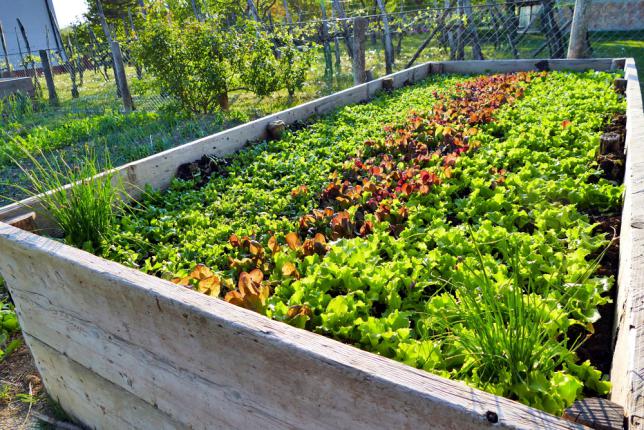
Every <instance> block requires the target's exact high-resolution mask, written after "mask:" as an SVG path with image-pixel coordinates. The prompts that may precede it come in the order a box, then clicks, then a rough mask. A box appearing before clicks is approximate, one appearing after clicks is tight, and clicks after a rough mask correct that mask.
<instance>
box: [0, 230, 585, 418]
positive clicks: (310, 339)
mask: <svg viewBox="0 0 644 430" xmlns="http://www.w3.org/2000/svg"><path fill="white" fill-rule="evenodd" d="M0 245H1V246H2V247H6V248H5V249H7V250H9V251H8V252H17V253H19V254H20V255H21V256H22V258H19V259H11V260H9V261H6V260H4V261H3V256H2V255H0V268H2V271H3V272H4V273H3V275H4V276H5V278H6V279H7V284H8V287H9V289H10V290H11V289H12V283H11V282H10V279H12V276H11V271H20V272H21V273H30V272H31V270H32V269H33V268H30V267H29V266H28V265H27V264H25V265H24V266H25V267H21V262H22V261H25V262H26V261H30V262H38V261H42V260H43V258H54V259H55V261H56V267H73V268H74V269H73V270H74V271H75V272H76V273H84V274H85V277H84V278H85V279H93V280H96V279H98V278H102V279H106V280H109V282H110V284H111V285H113V286H114V287H115V288H117V289H131V290H137V291H140V293H141V294H142V295H143V296H142V297H145V298H146V299H145V300H146V301H148V305H149V306H152V305H151V304H150V303H156V304H154V305H153V306H154V307H156V306H160V307H162V308H166V307H167V306H179V307H181V308H182V309H185V312H186V313H189V314H191V315H194V316H195V318H199V319H206V320H212V321H213V324H214V325H216V326H218V327H220V329H221V330H230V331H232V332H235V333H237V335H242V334H243V335H244V336H249V337H253V338H256V339H257V340H256V341H257V342H261V343H262V344H264V345H265V347H271V348H273V347H275V348H278V349H279V350H280V351H281V350H284V351H285V353H286V354H289V356H291V355H295V356H297V357H299V359H305V360H310V362H311V363H317V364H315V365H316V366H320V369H328V368H333V369H336V370H335V371H336V372H340V373H344V375H345V377H346V378H347V379H349V380H351V381H354V383H357V384H361V383H365V384H374V383H377V384H378V385H379V386H380V387H381V388H382V391H383V392H385V393H386V392H387V391H390V392H391V394H392V395H393V394H394V393H395V395H396V396H403V397H404V398H407V399H409V403H410V404H413V403H415V401H414V399H418V400H419V401H420V400H421V399H422V401H423V402H430V403H431V404H433V405H435V407H437V408H439V409H443V411H444V412H445V411H454V413H455V417H458V419H459V420H461V421H462V423H463V424H464V423H470V424H469V425H468V426H466V427H463V428H471V423H472V422H478V423H479V424H478V425H477V426H476V428H478V426H479V425H486V423H489V419H488V418H486V416H487V415H488V412H492V413H493V414H495V415H493V416H495V417H496V420H498V421H497V423H496V425H497V426H498V427H500V428H516V429H529V428H550V429H582V428H584V427H583V426H580V425H577V424H574V423H570V422H567V421H564V420H562V419H560V418H557V417H554V416H552V415H549V414H547V413H544V412H542V411H538V410H536V409H533V408H530V407H527V406H525V405H522V404H520V403H517V402H513V401H511V400H508V399H504V398H501V397H498V396H494V395H491V394H489V393H485V392H483V391H480V390H477V389H474V388H471V387H467V386H465V385H464V384H462V383H460V382H456V381H451V380H448V379H445V378H442V377H439V376H436V375H432V374H429V373H426V372H424V371H422V370H418V369H415V368H412V367H410V366H407V365H405V364H402V363H399V362H396V361H393V360H390V359H386V358H383V357H380V356H377V355H374V354H371V353H368V352H364V351H361V350H358V349H356V348H354V347H352V346H349V345H344V344H342V343H340V342H337V341H334V340H331V339H328V338H326V337H323V336H320V335H317V334H314V333H310V332H307V331H304V330H300V329H297V328H294V327H291V326H288V325H286V324H283V323H280V322H277V321H272V320H270V319H267V318H265V317H263V316H261V315H258V314H254V313H252V312H249V311H247V310H244V309H241V308H238V307H236V306H233V305H230V304H228V303H225V302H223V301H221V300H217V299H212V298H209V297H207V296H204V295H202V294H199V293H196V292H194V291H191V290H188V289H184V288H178V287H176V286H175V285H174V284H171V283H169V282H167V281H163V280H160V279H158V278H155V277H152V276H148V275H145V274H143V273H141V272H138V271H136V270H133V269H128V268H125V267H124V266H122V265H120V264H118V263H114V262H111V261H106V260H103V259H101V258H99V257H96V256H94V255H92V254H89V253H86V252H84V251H81V250H78V249H76V248H72V247H69V246H66V245H63V244H61V243H59V242H55V241H53V240H50V239H47V238H43V237H40V236H36V235H33V234H31V233H28V232H25V231H22V230H18V229H16V228H13V227H11V226H8V225H6V224H2V223H0ZM35 264H38V263H35ZM8 265H10V266H11V267H8ZM32 276H36V274H34V275H32ZM70 282H73V280H71V281H70ZM25 284H29V285H30V286H28V287H27V288H32V286H33V284H34V283H29V282H26V283H25ZM16 292H17V293H18V291H16ZM115 294H119V293H118V292H117V293H115ZM17 296H20V294H17ZM36 296H42V293H37V294H36ZM138 303H140V302H138ZM20 305H21V304H20V303H19V302H18V303H17V307H18V308H20ZM19 316H20V314H19ZM20 317H21V318H27V317H28V315H26V316H20ZM133 326H136V324H133ZM29 334H30V335H31V336H35V337H39V334H38V333H33V332H32V333H29ZM113 334H114V335H115V336H118V334H117V333H113ZM61 353H64V351H61ZM157 353H158V351H157ZM70 358H72V359H74V357H70ZM166 359H167V358H166ZM294 372H295V369H294ZM296 379H297V378H296ZM122 388H126V389H127V387H123V386H122ZM450 390H456V391H455V392H454V394H452V395H451V396H450V394H449V393H450ZM456 393H458V394H456ZM293 398H294V399H296V398H297V396H294V397H293ZM464 398H466V399H469V400H468V401H467V402H472V404H473V405H476V408H467V407H465V406H464V404H463V403H462V399H464ZM454 399H461V400H460V401H455V400H454ZM294 401H295V400H294ZM408 412H409V411H408ZM409 413H411V412H409ZM446 413H448V412H446Z"/></svg>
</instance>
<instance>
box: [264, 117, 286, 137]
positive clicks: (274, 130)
mask: <svg viewBox="0 0 644 430" xmlns="http://www.w3.org/2000/svg"><path fill="white" fill-rule="evenodd" d="M266 129H267V130H268V135H269V136H270V137H271V138H272V139H279V138H281V137H282V135H283V134H284V131H285V130H286V124H285V123H284V121H282V120H281V119H278V120H276V121H271V122H269V123H268V126H266Z"/></svg>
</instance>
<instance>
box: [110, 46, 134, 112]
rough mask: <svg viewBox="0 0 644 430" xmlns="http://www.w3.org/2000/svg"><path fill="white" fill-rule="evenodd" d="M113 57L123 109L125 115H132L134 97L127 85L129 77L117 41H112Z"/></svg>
mask: <svg viewBox="0 0 644 430" xmlns="http://www.w3.org/2000/svg"><path fill="white" fill-rule="evenodd" d="M111 47H112V56H113V57H114V73H115V75H116V76H117V79H116V84H117V85H118V87H119V90H120V92H121V99H122V100H123V107H124V109H125V113H130V112H132V111H133V110H134V103H133V102H132V95H131V94H130V88H129V87H128V85H127V76H126V75H125V66H124V65H123V56H122V55H121V47H120V46H119V43H118V42H117V41H115V40H113V41H112V44H111Z"/></svg>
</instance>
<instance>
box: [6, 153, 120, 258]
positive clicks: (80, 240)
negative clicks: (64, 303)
mask: <svg viewBox="0 0 644 430" xmlns="http://www.w3.org/2000/svg"><path fill="white" fill-rule="evenodd" d="M24 157H25V159H26V160H27V161H28V162H29V163H30V166H27V165H26V164H20V162H18V161H16V164H17V165H18V166H19V167H20V169H21V170H22V171H23V173H24V174H25V175H26V176H27V178H28V179H29V181H30V183H31V189H28V190H25V191H26V192H27V193H28V194H30V195H33V196H35V195H40V196H39V198H40V202H41V204H42V206H43V208H42V209H40V208H34V209H35V210H37V211H39V212H42V215H43V216H46V217H49V218H51V219H52V220H53V221H54V222H55V223H56V224H57V225H58V227H59V228H60V229H61V230H62V231H63V233H64V235H65V242H66V243H68V244H70V245H74V246H76V247H78V248H82V249H84V250H87V251H99V250H100V246H101V243H102V241H103V240H104V239H105V238H106V237H107V235H108V234H109V233H110V232H111V231H112V228H113V225H114V223H115V221H116V219H117V216H118V215H119V214H120V213H121V210H122V209H123V206H122V203H121V195H122V194H124V193H125V191H124V188H123V185H122V183H121V181H120V178H119V177H118V176H116V175H115V173H113V172H112V171H110V169H111V165H110V162H109V155H106V157H105V158H106V162H105V163H104V164H105V165H106V168H107V169H108V170H107V173H103V174H100V173H101V171H102V168H101V166H100V165H99V164H98V160H97V157H96V155H95V153H94V152H93V151H91V150H89V149H88V150H87V153H86V155H85V158H84V159H83V160H82V162H81V163H80V164H79V165H78V166H71V165H69V164H68V163H67V162H66V161H65V160H64V159H62V158H56V157H49V158H48V157H46V156H44V154H42V152H41V153H40V157H39V158H40V159H37V158H36V157H34V156H33V155H31V154H30V153H28V152H26V151H25V153H24ZM99 174H100V175H99ZM67 184H74V186H72V187H65V185H67Z"/></svg>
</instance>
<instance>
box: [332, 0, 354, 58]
mask: <svg viewBox="0 0 644 430" xmlns="http://www.w3.org/2000/svg"><path fill="white" fill-rule="evenodd" d="M331 5H332V6H331V9H332V10H335V12H336V14H337V15H338V18H339V19H340V23H341V24H342V33H343V35H344V44H345V46H346V47H347V54H348V55H349V58H351V57H352V56H353V42H352V41H351V32H350V30H349V22H348V20H347V13H346V12H345V11H344V8H343V7H342V3H340V0H333V3H332V4H331Z"/></svg>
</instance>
